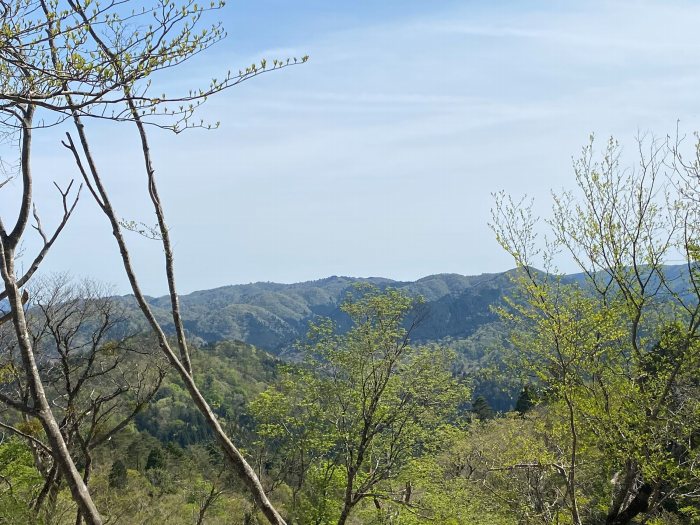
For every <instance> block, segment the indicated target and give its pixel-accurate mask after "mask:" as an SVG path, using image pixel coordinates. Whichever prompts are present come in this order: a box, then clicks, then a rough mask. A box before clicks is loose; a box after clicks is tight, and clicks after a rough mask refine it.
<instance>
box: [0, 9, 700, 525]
mask: <svg viewBox="0 0 700 525" xmlns="http://www.w3.org/2000/svg"><path fill="white" fill-rule="evenodd" d="M126 4H128V2H108V3H104V4H99V3H93V2H90V1H83V2H81V1H80V0H65V1H63V0H56V1H52V2H48V1H45V0H17V1H16V2H0V35H1V37H2V41H0V114H1V115H2V119H0V127H2V129H1V130H0V134H1V136H2V137H3V138H8V142H9V143H11V144H12V148H13V149H12V151H14V152H15V153H16V155H17V158H16V159H15V164H16V173H14V174H11V175H9V176H8V178H7V179H0V190H2V189H3V188H4V187H5V185H6V184H9V183H10V181H12V182H13V183H14V182H15V179H16V181H17V184H18V185H19V186H20V187H21V199H20V200H19V202H17V203H16V204H17V209H16V210H14V211H7V210H4V209H3V210H2V212H3V217H2V220H0V274H1V277H2V282H3V286H4V288H2V291H1V292H0V309H1V311H0V523H2V524H15V525H19V524H37V525H51V524H56V525H59V524H68V523H70V524H77V525H80V524H81V523H87V524H89V525H101V524H107V523H110V524H122V523H124V524H132V523H133V524H164V523H165V524H197V525H201V524H205V523H206V524H212V525H213V524H219V523H221V524H223V523H227V524H229V523H230V524H250V525H252V524H262V523H271V524H273V525H284V524H289V525H292V524H298V525H312V524H313V525H329V524H337V525H345V524H387V525H388V524H395V525H398V524H403V525H414V524H415V525H418V524H429V523H440V524H450V525H461V524H464V525H472V524H476V525H478V524H484V525H487V524H488V525H491V524H493V525H521V524H522V525H554V524H562V525H563V524H571V525H584V524H585V525H589V524H590V525H593V524H606V525H626V524H637V525H641V524H649V525H652V524H653V525H692V524H699V523H700V454H699V448H700V378H699V377H698V370H699V368H698V366H699V365H700V339H699V337H698V336H699V331H700V268H699V267H698V264H697V260H698V258H699V257H700V143H699V144H698V145H697V146H695V147H692V146H691V147H689V145H688V144H686V143H684V141H683V140H682V139H681V138H679V139H678V140H672V139H670V138H667V139H664V140H654V139H645V138H640V139H639V141H638V143H637V144H636V154H635V158H634V159H633V160H631V161H630V163H629V164H626V162H627V161H626V160H624V161H623V157H622V150H621V147H620V146H619V145H618V144H617V143H616V142H615V141H614V140H610V141H609V142H608V143H607V144H605V145H604V146H603V147H602V151H599V149H601V148H600V147H599V145H598V143H597V142H595V141H594V140H593V138H591V142H590V143H589V144H588V145H587V146H585V147H584V148H583V151H582V152H581V155H580V157H579V158H578V159H577V160H576V161H575V162H574V166H573V177H572V179H571V186H573V187H575V190H573V191H571V192H566V191H561V192H555V193H553V194H552V206H551V213H550V214H549V215H548V216H547V217H545V218H544V219H543V220H539V219H538V217H537V214H536V213H535V211H534V208H533V205H532V203H531V202H530V201H529V200H527V199H526V198H522V199H520V198H512V197H511V196H510V195H509V194H508V193H506V192H502V193H497V194H495V195H494V196H493V209H492V216H491V219H490V226H491V229H492V231H493V235H494V236H495V238H496V239H497V241H498V243H499V244H500V246H501V247H502V249H503V250H504V251H505V252H506V253H507V254H509V256H510V257H512V261H513V267H514V269H513V270H511V271H508V272H505V273H494V274H486V275H481V276H474V277H464V276H460V275H454V274H441V275H434V276H430V277H426V278H424V279H420V280H418V281H416V282H399V281H392V280H390V279H383V278H370V279H359V278H350V277H331V278H328V279H323V280H320V281H313V282H307V283H299V284H293V285H281V284H274V283H256V284H250V285H240V286H230V287H224V288H219V289H216V290H208V291H201V292H195V293H192V294H189V295H181V294H179V293H178V288H177V285H176V282H177V281H176V274H175V271H174V259H175V250H174V247H173V246H174V242H173V240H171V231H170V228H169V227H168V223H167V221H166V218H165V211H164V205H163V202H162V201H161V197H160V193H159V185H158V180H157V178H156V170H155V168H154V164H155V157H154V155H153V154H152V149H151V139H150V137H151V130H152V129H160V130H167V131H172V132H175V133H180V132H181V131H183V130H185V129H189V128H199V127H209V125H208V124H206V123H204V121H199V120H197V119H195V118H194V115H195V113H196V110H197V108H198V107H199V106H200V105H201V104H202V103H204V102H205V101H206V100H207V99H208V98H209V97H210V96H214V95H216V94H217V93H219V92H221V91H224V90H227V89H229V88H232V87H234V86H236V85H238V84H240V83H242V82H245V81H248V80H252V79H253V78H254V77H257V76H259V75H262V74H264V73H267V72H271V71H276V70H279V69H283V68H288V67H293V66H295V65H301V64H304V63H306V62H307V60H308V57H306V56H303V57H299V58H293V57H291V58H288V59H286V58H285V59H274V60H272V61H270V62H268V61H267V60H262V61H261V62H259V63H256V64H252V65H250V66H248V67H246V68H244V69H242V70H240V71H238V73H235V72H228V73H227V75H225V76H224V77H223V78H220V79H218V80H217V79H213V80H212V81H211V83H210V84H209V85H208V87H205V88H196V89H192V87H191V86H179V88H178V89H179V92H178V93H176V94H165V93H163V94H162V95H160V94H152V91H153V87H152V86H153V83H152V82H153V78H154V75H155V74H156V73H158V72H160V71H164V70H169V69H171V68H174V67H178V68H179V67H181V65H182V64H183V63H185V62H186V61H188V60H189V59H190V58H192V57H194V56H196V55H198V54H199V53H201V52H204V51H206V50H207V49H208V48H209V47H211V46H212V45H214V44H216V43H217V42H218V41H219V40H220V39H221V38H223V36H224V31H223V29H222V28H221V26H220V25H219V24H218V23H214V24H213V25H211V26H206V24H205V23H204V21H205V20H206V19H207V17H208V16H210V15H211V13H212V12H214V13H215V12H216V10H217V9H218V8H219V7H221V5H222V4H221V5H219V4H216V3H212V4H211V5H208V6H204V7H202V6H199V5H198V4H196V3H194V2H183V3H178V4H174V3H172V2H171V1H170V0H156V1H155V2H154V3H153V5H151V6H150V7H144V6H141V5H136V6H133V7H134V9H133V11H131V8H128V9H127V8H125V5H126ZM203 25H204V26H206V27H204V28H202V26H203ZM95 122H99V126H109V125H115V124H117V123H120V124H124V125H126V126H129V127H130V129H133V131H134V132H135V137H136V139H137V140H138V146H137V149H138V151H137V154H138V156H139V158H140V159H141V162H142V168H143V173H142V176H143V178H144V182H145V183H146V184H145V185H144V188H145V195H144V196H145V198H146V199H147V201H146V202H147V203H148V205H149V206H150V208H149V212H152V214H153V216H154V218H155V221H156V223H155V225H154V226H148V225H145V224H142V223H138V222H134V221H129V220H125V219H123V218H122V216H121V215H119V212H118V211H117V210H116V207H115V205H114V203H113V197H114V190H112V189H110V188H111V185H110V184H109V183H108V181H109V179H110V168H111V167H109V166H108V167H107V168H104V166H105V164H106V163H105V162H104V161H103V159H102V157H101V156H100V155H99V154H98V153H99V148H93V144H94V142H93V138H94V136H95V134H96V133H101V132H104V128H99V127H97V125H95ZM213 127H216V126H215V125H214V126H213ZM53 128H60V129H62V130H63V129H64V128H65V130H67V131H66V133H65V137H64V138H63V139H62V143H61V144H62V147H63V149H65V150H66V151H65V152H66V153H67V155H68V156H69V158H70V159H71V161H72V162H74V165H72V169H73V170H74V171H75V174H76V180H79V181H81V182H79V183H74V182H70V183H68V184H67V185H65V186H62V185H59V184H56V183H53V184H54V186H55V188H56V189H57V190H58V199H59V203H60V212H59V216H58V217H53V218H52V219H53V220H52V221H50V224H51V225H52V228H53V229H52V230H48V229H45V226H44V225H43V223H42V221H41V217H40V214H39V212H38V210H37V208H36V207H35V206H33V191H34V189H35V187H36V186H37V185H43V184H47V182H46V180H47V179H46V178H42V177H35V175H34V172H33V171H32V160H33V158H34V155H35V149H36V148H37V147H41V146H42V142H41V141H37V142H36V143H35V142H33V140H32V139H33V138H34V137H35V136H39V137H42V136H43V135H42V133H43V132H47V133H48V132H51V130H52V129H53ZM688 151H689V153H688ZM625 159H626V157H625ZM1 173H4V171H2V172H1ZM8 187H9V186H8ZM129 190H131V188H129ZM134 191H136V190H135V188H134ZM81 195H82V196H83V197H81ZM81 198H87V199H91V200H92V201H93V202H92V204H94V205H95V209H96V210H98V212H99V214H100V217H101V218H102V219H103V220H104V224H106V225H107V226H108V227H109V231H110V232H111V236H112V238H113V240H114V243H115V246H116V249H117V251H118V255H117V257H119V261H120V263H121V264H122V266H123V269H124V272H125V275H126V278H127V280H128V282H129V286H130V288H131V294H130V295H128V296H114V295H113V294H111V293H109V291H108V289H107V288H106V287H105V286H103V285H101V284H99V283H96V282H94V281H91V280H88V279H80V278H78V277H71V276H69V275H66V274H51V273H49V272H42V271H41V267H42V264H43V263H44V259H45V257H46V256H47V254H48V252H49V251H50V250H51V248H52V247H53V245H54V243H55V242H57V239H59V238H61V233H62V231H63V229H64V227H65V226H66V225H67V224H68V223H69V222H70V220H71V216H72V215H73V212H74V210H75V208H76V206H77V205H78V201H79V199H81ZM5 215H6V216H5ZM486 220H488V219H487V218H484V221H486ZM47 222H48V221H47ZM29 233H34V234H35V235H36V236H37V237H38V238H39V239H40V240H39V244H31V243H30V244H25V239H26V237H27V235H28V234H29ZM134 236H140V237H142V238H146V239H148V240H149V241H151V242H154V243H156V244H157V246H158V250H159V256H162V263H163V268H164V276H165V280H166V282H167V286H168V293H167V295H166V296H164V297H162V298H153V297H149V296H147V295H146V294H145V293H144V291H143V287H142V286H143V285H144V284H146V283H144V281H145V279H144V278H143V274H142V273H140V272H139V266H138V265H136V264H134V262H133V258H132V252H131V251H130V250H131V249H132V248H133V246H134V244H135V243H134V242H133V239H134ZM35 248H36V249H35ZM34 249H35V251H32V250H34ZM79 251H80V250H76V257H77V256H79ZM115 253H117V252H115ZM561 268H567V269H571V268H575V270H574V271H573V272H572V271H563V270H562V269H561Z"/></svg>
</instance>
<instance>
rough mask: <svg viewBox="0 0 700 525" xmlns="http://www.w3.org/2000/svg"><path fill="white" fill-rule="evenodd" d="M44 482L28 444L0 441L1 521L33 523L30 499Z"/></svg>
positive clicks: (15, 440)
mask: <svg viewBox="0 0 700 525" xmlns="http://www.w3.org/2000/svg"><path fill="white" fill-rule="evenodd" d="M42 483H43V479H42V477H41V474H40V473H39V471H37V469H36V468H35V467H34V461H33V459H32V453H31V450H30V449H29V447H28V446H27V445H26V443H24V442H23V441H21V440H19V439H15V438H12V439H5V440H4V441H3V442H2V443H0V523H3V524H5V523H6V524H13V525H23V524H27V523H33V522H34V517H33V516H32V513H31V511H30V509H29V507H28V506H27V502H30V501H32V500H33V499H34V497H35V495H36V494H37V492H38V491H39V489H40V488H41V484H42Z"/></svg>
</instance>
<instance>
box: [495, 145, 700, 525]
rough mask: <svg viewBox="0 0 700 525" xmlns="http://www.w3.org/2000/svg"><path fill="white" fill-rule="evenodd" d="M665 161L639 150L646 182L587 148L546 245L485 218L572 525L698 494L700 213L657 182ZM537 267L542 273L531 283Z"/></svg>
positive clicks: (508, 221) (523, 226) (506, 207)
mask: <svg viewBox="0 0 700 525" xmlns="http://www.w3.org/2000/svg"><path fill="white" fill-rule="evenodd" d="M640 146H642V144H640ZM663 148H665V146H660V145H659V144H657V143H652V144H651V146H650V151H651V155H650V156H645V155H644V148H641V147H640V153H641V159H640V166H641V168H642V170H643V173H644V176H642V177H637V176H636V175H635V173H634V171H633V170H623V169H621V168H620V167H619V165H618V155H619V149H618V146H617V144H616V143H615V142H614V141H611V142H610V143H609V144H608V146H607V149H606V151H605V153H604V156H603V159H602V161H601V162H599V163H598V162H595V161H593V160H592V145H591V146H589V147H587V148H585V149H584V153H583V156H582V158H581V160H579V161H578V162H577V163H576V164H575V167H576V175H577V182H578V186H579V194H580V200H577V199H575V198H574V196H573V194H571V193H564V194H561V195H555V197H554V207H553V217H552V219H550V221H549V223H548V224H549V226H550V227H551V237H550V239H549V241H548V242H547V243H546V244H544V245H543V244H541V243H538V242H537V221H536V220H535V219H534V217H533V214H532V210H531V209H530V208H529V207H527V206H524V205H523V204H522V202H521V203H514V202H513V201H511V200H509V199H507V198H506V197H505V196H503V195H501V196H500V197H499V199H498V201H497V205H496V209H495V210H494V219H495V225H494V229H495V231H496V234H497V237H498V239H499V241H500V242H501V243H502V245H503V246H504V248H505V249H506V250H507V251H508V252H509V253H510V254H511V255H512V256H513V257H514V259H515V261H516V263H517V265H518V269H519V271H518V272H517V273H516V274H514V282H515V283H516V285H517V293H516V294H514V295H513V296H511V297H509V298H507V299H506V302H507V305H506V306H504V307H502V308H500V309H499V310H498V311H499V313H500V315H501V318H502V319H503V320H504V321H506V322H507V323H509V325H510V327H511V337H510V339H511V344H512V348H513V349H514V350H515V351H514V352H513V354H512V358H513V359H512V363H513V365H514V367H513V370H514V371H518V372H521V374H522V380H523V381H524V382H528V381H532V380H533V379H534V380H536V381H537V386H538V387H539V388H541V389H542V392H543V399H542V401H543V404H546V405H547V410H548V412H550V413H551V417H552V420H553V422H555V423H556V424H554V425H553V426H552V427H551V433H552V436H551V439H552V440H553V441H554V442H556V443H557V444H558V446H559V447H560V448H561V449H562V450H563V451H564V452H565V454H566V455H568V459H567V458H566V457H564V458H561V459H560V460H558V461H559V462H558V465H559V467H560V468H561V469H563V471H564V472H566V485H567V489H566V492H565V494H564V496H563V499H564V500H565V501H566V506H567V507H568V510H569V511H570V515H571V520H572V522H573V523H575V524H580V523H583V522H597V521H602V520H606V519H607V522H608V523H615V524H626V523H630V522H631V521H632V520H633V519H635V518H636V517H637V516H638V515H639V517H640V518H642V517H645V518H651V517H652V516H655V515H656V514H658V513H659V512H661V511H662V510H663V511H664V512H667V511H671V512H673V511H672V510H671V507H678V503H679V502H683V501H688V502H689V501H692V500H693V499H694V498H695V495H697V487H698V486H700V478H699V477H698V474H697V472H696V469H695V467H694V465H695V462H696V461H697V459H698V457H699V456H698V451H697V448H696V445H695V442H696V436H697V432H698V429H700V410H698V407H699V404H700V384H699V383H698V381H697V379H696V377H695V372H694V370H697V366H698V364H700V362H699V359H700V346H699V343H698V323H697V322H696V319H697V316H698V314H699V313H700V295H699V294H698V290H699V289H700V288H698V286H697V278H698V275H697V272H696V268H695V267H694V265H693V264H692V261H693V260H694V257H695V255H694V248H693V246H694V245H695V241H694V239H696V238H697V237H698V236H699V235H700V230H698V229H697V220H696V219H694V218H693V217H695V214H697V213H698V212H700V210H698V208H697V202H696V201H694V200H691V199H689V198H688V196H689V195H690V194H691V193H689V192H693V191H697V190H693V189H692V188H690V187H689V188H687V189H683V190H681V191H679V189H678V188H679V185H682V184H683V182H682V181H681V182H678V181H675V182H674V183H670V182H666V181H665V180H664V179H663V177H664V176H662V172H663V170H664V169H665V166H666V165H665V164H664V160H663V159H664V157H665V155H672V156H676V155H677V153H676V152H675V151H668V150H664V149H663ZM676 160H678V157H676ZM675 166H686V165H685V164H683V163H679V164H676V165H675ZM697 166H700V164H699V165H697ZM683 169H686V168H683ZM686 175H687V174H686ZM561 252H564V253H567V254H569V255H570V256H571V257H572V259H573V260H574V261H575V262H576V263H577V264H578V265H579V266H580V268H581V270H582V271H583V272H584V274H583V277H582V278H581V279H579V280H578V282H576V281H572V280H571V279H567V278H566V277H565V276H563V275H561V274H560V273H559V272H558V271H557V270H556V266H555V265H554V260H555V259H556V257H557V256H558V255H559V254H560V253H561ZM679 253H680V254H681V256H683V257H685V258H686V259H687V260H688V264H689V266H688V271H687V273H686V277H687V278H684V279H679V278H678V276H677V274H674V272H673V271H672V270H673V268H667V267H665V266H664V265H663V262H664V261H665V260H668V259H669V258H677V257H678V255H679ZM537 261H539V262H540V263H541V265H542V267H543V268H544V270H545V271H543V272H539V271H537V270H534V269H533V266H534V264H535V263H536V262H537ZM591 465H597V468H595V469H591V468H590V466H591ZM584 469H588V470H589V472H588V475H584V474H583V473H582V470H584ZM608 480H612V483H609V482H608ZM664 502H665V503H664ZM606 515H607V517H606Z"/></svg>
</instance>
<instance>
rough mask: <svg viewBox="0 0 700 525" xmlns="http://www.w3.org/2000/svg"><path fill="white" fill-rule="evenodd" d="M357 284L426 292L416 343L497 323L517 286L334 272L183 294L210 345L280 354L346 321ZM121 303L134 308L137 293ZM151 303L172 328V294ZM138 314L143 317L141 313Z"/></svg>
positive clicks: (489, 280)
mask: <svg viewBox="0 0 700 525" xmlns="http://www.w3.org/2000/svg"><path fill="white" fill-rule="evenodd" d="M358 283H370V284H373V285H375V286H377V287H379V288H386V287H393V288H397V289H400V290H404V291H406V292H407V293H409V294H411V295H415V296H421V297H423V299H424V304H423V305H422V306H421V307H420V308H421V311H420V313H421V315H422V316H423V317H424V318H423V320H422V322H421V323H420V324H419V325H418V327H417V328H416V330H415V331H414V333H413V339H414V340H415V341H417V342H421V341H435V340H439V339H444V338H460V339H461V338H466V337H469V336H470V335H471V334H473V333H474V332H475V331H476V330H477V329H478V328H479V327H480V326H483V325H485V324H488V323H490V322H492V321H494V320H495V315H494V314H493V313H492V312H491V309H490V306H491V305H493V304H496V303H497V302H498V301H500V299H501V297H502V296H503V294H505V293H507V292H508V290H509V289H510V288H511V287H512V283H511V281H510V277H509V272H505V273H495V274H482V275H478V276H464V275H458V274H438V275H431V276H428V277H424V278H422V279H419V280H417V281H414V282H407V281H394V280H391V279H385V278H378V277H371V278H355V277H338V276H333V277H328V278H326V279H320V280H317V281H308V282H303V283H295V284H279V283H269V282H265V283H252V284H245V285H233V286H223V287H221V288H215V289H212V290H201V291H197V292H193V293H191V294H187V295H182V296H180V304H181V309H182V315H183V320H184V325H185V328H186V330H187V332H188V335H189V336H190V337H194V338H198V339H199V340H200V341H202V342H204V343H214V342H217V341H223V340H238V341H244V342H246V343H249V344H252V345H255V346H257V347H259V348H262V349H265V350H267V351H269V352H272V353H273V354H278V355H279V354H284V353H286V352H287V351H289V350H290V349H291V348H292V347H293V345H294V343H295V342H296V341H297V340H299V339H301V338H303V337H304V335H305V334H306V331H307V329H308V326H309V322H310V321H311V320H313V319H314V318H317V317H319V316H325V317H330V318H331V319H333V320H335V321H336V322H338V323H339V324H340V325H341V326H342V325H343V324H344V323H345V322H346V319H345V315H344V314H343V313H342V312H341V311H340V304H341V303H342V301H343V300H344V298H345V297H346V296H347V294H348V293H349V292H351V291H352V290H353V287H354V286H356V285H357V284H358ZM121 300H122V301H123V302H124V303H125V304H127V305H129V308H133V309H134V310H135V304H134V302H133V297H131V296H125V297H123V298H121ZM149 303H150V305H151V307H152V308H153V311H154V313H155V315H156V316H157V317H158V319H159V320H160V321H161V322H163V325H164V328H165V329H166V330H169V331H171V332H172V321H171V320H170V317H169V307H170V299H169V298H168V297H167V296H164V297H158V298H149ZM133 316H134V318H135V319H138V318H139V314H138V313H137V312H135V311H134V314H133Z"/></svg>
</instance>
